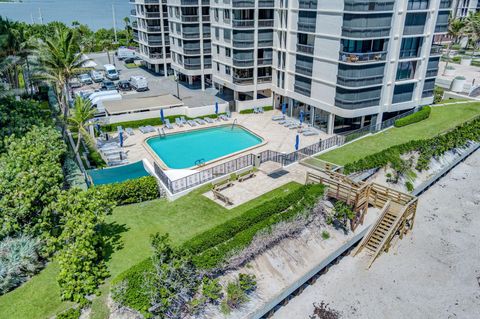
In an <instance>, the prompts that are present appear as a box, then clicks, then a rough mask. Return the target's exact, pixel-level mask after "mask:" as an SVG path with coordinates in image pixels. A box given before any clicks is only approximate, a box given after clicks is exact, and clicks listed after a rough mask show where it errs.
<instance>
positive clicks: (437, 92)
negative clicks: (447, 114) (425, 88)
mask: <svg viewBox="0 0 480 319" xmlns="http://www.w3.org/2000/svg"><path fill="white" fill-rule="evenodd" d="M444 92H445V90H444V89H443V88H441V87H439V86H435V89H434V91H433V94H434V98H433V103H434V104H438V103H440V102H442V100H443V93H444Z"/></svg>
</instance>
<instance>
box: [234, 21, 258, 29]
mask: <svg viewBox="0 0 480 319" xmlns="http://www.w3.org/2000/svg"><path fill="white" fill-rule="evenodd" d="M232 26H234V27H237V28H253V27H254V26H255V20H236V19H233V20H232Z"/></svg>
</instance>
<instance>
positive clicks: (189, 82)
mask: <svg viewBox="0 0 480 319" xmlns="http://www.w3.org/2000/svg"><path fill="white" fill-rule="evenodd" d="M187 77H188V84H189V85H192V84H193V76H191V75H188V76H187Z"/></svg>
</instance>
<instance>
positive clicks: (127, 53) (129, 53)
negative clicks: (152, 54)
mask: <svg viewBox="0 0 480 319" xmlns="http://www.w3.org/2000/svg"><path fill="white" fill-rule="evenodd" d="M136 57H137V53H136V52H135V50H132V49H129V48H126V47H120V48H118V50H117V58H118V59H119V60H120V61H121V60H124V59H128V58H133V59H135V58H136Z"/></svg>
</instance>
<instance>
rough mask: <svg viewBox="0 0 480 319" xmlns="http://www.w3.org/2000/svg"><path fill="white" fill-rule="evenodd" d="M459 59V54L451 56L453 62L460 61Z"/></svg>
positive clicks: (460, 58)
mask: <svg viewBox="0 0 480 319" xmlns="http://www.w3.org/2000/svg"><path fill="white" fill-rule="evenodd" d="M461 60H462V57H461V56H459V55H457V56H454V57H453V58H452V62H454V63H460V61H461Z"/></svg>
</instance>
